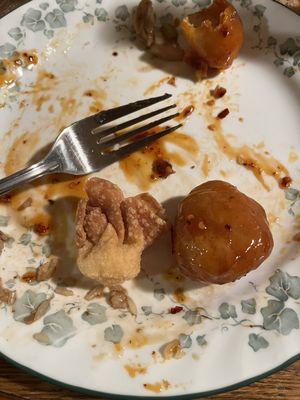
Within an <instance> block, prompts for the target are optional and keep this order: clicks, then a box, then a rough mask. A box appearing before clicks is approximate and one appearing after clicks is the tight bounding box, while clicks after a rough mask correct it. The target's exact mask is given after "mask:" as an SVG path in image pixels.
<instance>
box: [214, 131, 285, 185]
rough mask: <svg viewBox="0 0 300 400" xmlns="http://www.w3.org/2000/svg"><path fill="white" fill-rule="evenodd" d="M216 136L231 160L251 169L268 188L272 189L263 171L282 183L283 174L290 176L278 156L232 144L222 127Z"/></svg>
mask: <svg viewBox="0 0 300 400" xmlns="http://www.w3.org/2000/svg"><path fill="white" fill-rule="evenodd" d="M214 137H215V140H216V143H217V144H218V146H219V148H220V150H222V151H223V153H224V154H225V155H226V156H227V157H228V158H229V159H231V160H235V161H236V162H237V163H238V164H239V165H242V166H243V167H245V168H246V169H248V170H250V171H251V172H252V173H253V174H254V176H255V177H256V179H257V180H258V181H259V182H260V183H261V184H262V186H263V187H264V188H265V189H266V190H270V188H269V186H268V185H267V183H266V182H265V179H264V177H263V173H264V174H266V175H268V176H271V177H273V178H274V179H276V181H277V182H278V183H280V181H281V178H282V177H283V176H288V175H289V172H288V170H287V168H286V167H285V166H284V165H283V164H282V163H281V162H280V161H278V160H276V158H274V157H272V156H271V155H269V154H264V153H259V152H256V151H255V150H254V149H252V148H251V147H249V146H247V145H244V146H240V147H234V146H232V145H231V144H230V143H229V142H228V140H227V139H226V137H225V136H224V135H223V134H222V132H221V130H220V129H217V130H215V131H214Z"/></svg>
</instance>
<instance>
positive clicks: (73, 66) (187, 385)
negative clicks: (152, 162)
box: [0, 0, 300, 398]
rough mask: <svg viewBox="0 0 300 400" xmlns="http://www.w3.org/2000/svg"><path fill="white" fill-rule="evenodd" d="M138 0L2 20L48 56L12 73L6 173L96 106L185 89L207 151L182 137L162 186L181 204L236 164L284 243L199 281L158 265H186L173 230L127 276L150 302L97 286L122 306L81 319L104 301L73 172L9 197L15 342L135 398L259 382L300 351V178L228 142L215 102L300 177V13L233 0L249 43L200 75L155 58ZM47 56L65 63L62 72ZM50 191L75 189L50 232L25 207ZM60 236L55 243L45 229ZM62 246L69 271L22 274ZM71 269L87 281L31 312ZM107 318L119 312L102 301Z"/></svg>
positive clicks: (1, 121) (176, 10) (5, 326)
mask: <svg viewBox="0 0 300 400" xmlns="http://www.w3.org/2000/svg"><path fill="white" fill-rule="evenodd" d="M135 4H136V2H135V1H133V0H130V1H127V2H126V5H124V2H123V3H122V0H115V1H109V0H103V1H102V0H97V1H95V0H78V1H77V0H56V1H54V0H51V1H49V2H41V1H36V0H34V1H32V2H31V3H30V4H27V5H25V6H23V7H21V8H19V9H18V10H16V11H14V12H13V13H11V14H9V15H7V16H6V17H5V18H3V19H2V20H1V26H0V37H1V42H2V43H1V46H0V57H2V58H6V57H9V56H10V55H11V54H12V53H13V51H14V50H15V49H16V48H17V49H25V50H32V49H36V51H37V53H38V58H39V62H38V65H37V66H36V67H33V68H32V70H31V71H27V70H21V71H19V72H20V74H21V75H22V76H21V77H20V80H19V85H17V86H15V85H12V87H11V88H9V90H6V89H5V90H4V89H2V93H1V98H2V100H1V104H3V107H2V108H1V110H0V132H1V135H2V144H1V149H0V153H1V154H0V157H1V158H0V159H1V161H2V164H1V175H4V169H5V167H6V171H8V170H12V169H13V168H20V167H22V166H23V165H24V164H25V163H26V162H27V161H28V160H29V159H31V157H32V156H33V155H34V154H36V153H37V151H38V150H39V149H41V148H42V147H43V146H45V145H46V144H47V143H49V142H51V141H52V140H53V139H54V138H55V136H56V135H57V133H58V132H59V130H60V129H61V128H62V127H63V126H66V125H68V124H69V123H71V122H72V121H74V120H76V119H79V118H81V117H83V116H85V115H87V114H88V113H90V112H91V111H93V110H95V107H106V108H109V107H111V106H114V105H117V104H125V103H127V102H129V101H134V100H137V99H141V98H144V97H147V96H148V97H150V96H151V95H156V94H160V93H164V92H170V93H172V94H174V98H175V100H176V101H177V102H178V104H179V106H180V107H184V106H185V105H189V104H190V103H191V102H193V103H194V105H195V108H196V109H195V111H194V113H193V114H192V116H191V117H190V119H189V120H188V121H187V123H186V124H185V126H184V128H183V132H184V133H186V134H187V135H188V136H189V137H193V138H194V140H195V143H196V144H195V145H194V149H196V148H197V146H198V147H199V151H198V152H197V151H194V152H189V153H187V152H185V151H184V150H182V149H179V148H178V147H176V148H175V147H174V148H173V150H174V151H176V152H179V153H181V154H182V157H183V158H184V160H185V163H183V164H184V165H183V166H178V165H176V164H174V169H175V170H176V173H175V174H173V175H171V176H170V177H169V178H168V179H167V180H161V181H157V182H155V184H153V185H152V186H151V187H150V189H149V190H150V192H151V193H152V194H153V195H154V196H155V197H156V198H157V199H158V200H159V201H162V202H164V204H165V205H166V208H167V210H168V212H169V213H170V214H172V213H173V214H174V210H175V208H176V204H177V202H178V198H180V196H183V195H186V194H187V193H188V192H189V191H190V190H191V189H192V188H193V187H194V186H196V185H198V184H200V183H201V182H204V181H206V180H209V179H223V180H227V181H229V182H231V183H233V184H235V185H237V186H238V187H239V189H240V190H242V191H243V192H245V193H247V194H248V195H250V196H252V197H254V198H255V199H256V200H258V201H259V202H260V203H261V204H262V205H263V206H264V207H265V209H266V211H267V214H268V216H269V219H270V223H271V229H272V232H273V235H274V239H275V248H274V250H273V253H272V255H271V257H270V258H269V259H268V260H267V262H265V263H264V264H263V265H262V266H261V267H260V268H259V269H258V270H257V271H254V272H251V273H250V274H248V275H247V276H246V277H244V278H243V279H241V280H240V281H238V282H235V283H232V284H227V285H223V286H206V287H202V288H200V287H197V285H195V284H193V283H191V282H189V281H188V280H179V281H178V280H176V278H174V275H172V273H170V274H169V275H168V276H166V275H165V274H164V275H163V276H158V275H153V269H155V270H156V271H157V270H160V269H161V270H164V271H166V270H167V269H169V268H170V267H172V266H174V261H173V260H172V258H171V256H170V243H169V239H168V238H165V239H164V240H161V241H159V243H158V244H156V245H155V246H154V250H155V251H151V252H148V253H147V254H146V255H145V257H144V260H143V264H144V270H145V271H146V272H147V274H145V273H144V274H142V275H141V277H139V278H138V279H135V280H134V281H132V282H128V283H127V284H126V285H125V286H126V287H127V289H128V290H129V293H130V296H131V297H132V298H133V300H134V302H135V303H136V305H137V307H138V316H137V318H136V319H135V318H134V317H132V316H131V315H129V314H128V313H120V312H118V311H116V310H112V309H111V308H110V307H109V306H108V304H107V303H106V302H105V299H99V300H93V301H92V302H94V303H95V302H96V303H98V304H100V305H102V306H103V307H105V313H106V315H107V321H104V322H102V323H98V324H95V325H93V324H91V323H92V322H96V320H95V318H92V319H91V318H87V319H86V318H85V319H82V314H83V313H84V312H85V311H86V309H87V306H88V304H89V302H87V301H85V300H84V299H83V297H84V294H85V293H86V290H87V289H88V288H90V287H91V285H92V283H91V282H89V281H88V280H84V279H82V278H81V277H80V275H79V273H78V272H77V270H76V265H75V261H74V250H73V245H72V235H73V233H72V229H73V225H72V218H73V214H72V212H73V210H74V204H75V203H76V199H75V197H76V193H77V194H78V193H80V190H79V189H76V187H75V188H74V184H73V186H72V185H71V188H68V189H66V187H67V184H66V183H61V184H57V185H56V186H59V188H60V189H52V192H51V193H50V189H49V187H48V189H47V187H46V186H40V187H35V188H27V190H28V193H30V194H31V195H32V197H33V206H32V207H31V208H30V209H27V210H25V211H23V212H22V213H20V212H19V213H17V212H14V211H12V207H11V206H9V205H8V206H7V205H1V212H0V214H1V215H2V216H10V218H9V219H8V220H7V219H6V218H5V217H1V218H0V222H1V225H2V227H1V229H2V230H3V231H4V232H5V233H7V234H9V235H11V236H12V237H13V238H14V239H15V240H14V241H13V240H10V241H8V242H7V243H6V246H5V249H4V251H3V254H2V255H1V258H0V265H1V277H2V281H3V282H4V283H5V285H6V286H9V287H11V288H13V289H15V290H16V291H17V296H18V301H17V305H16V306H15V308H16V310H15V312H14V313H13V312H12V309H11V307H2V308H1V311H0V313H1V316H0V320H1V324H0V351H1V353H2V354H3V356H4V357H6V358H7V359H9V360H11V361H13V362H14V363H17V364H18V365H20V366H22V367H24V368H26V369H29V370H31V371H34V372H35V373H37V374H39V375H40V376H44V377H47V379H50V380H52V381H55V382H57V383H60V384H64V385H68V386H69V387H71V388H73V389H77V390H82V391H91V392H93V393H96V394H105V395H109V396H114V395H122V396H125V397H126V398H128V397H129V396H149V397H154V396H179V397H183V396H187V397H192V396H194V397H199V396H200V395H204V394H210V393H217V392H218V391H224V390H229V389H231V388H233V387H237V386H239V385H243V384H247V383H249V382H251V381H253V380H254V379H258V378H259V377H262V376H265V375H266V374H269V373H271V372H272V371H274V370H276V369H278V368H280V367H282V366H283V365H284V364H285V363H289V362H291V361H292V360H295V359H296V358H297V357H298V354H299V347H300V345H299V343H300V340H299V339H300V330H299V311H300V308H299V301H298V300H299V298H300V277H298V275H300V274H299V268H298V266H299V253H298V250H299V246H298V245H297V242H295V241H293V240H292V238H293V237H294V235H295V234H296V233H297V230H298V229H299V226H297V224H299V222H298V221H299V220H298V219H297V203H296V204H294V205H293V206H292V203H293V202H294V201H296V200H297V198H298V197H299V196H298V192H297V191H296V190H289V191H286V192H285V191H284V190H282V189H280V188H279V187H278V184H277V182H276V180H275V179H273V178H272V177H270V176H265V174H263V179H264V180H265V182H266V184H267V185H268V186H269V189H270V190H269V191H267V190H266V189H265V188H264V187H263V185H262V184H261V183H260V182H259V181H258V180H257V179H256V178H255V176H254V175H253V174H252V172H251V171H249V170H246V169H245V168H244V167H242V166H241V165H238V164H237V163H236V161H235V160H234V159H230V158H229V157H228V155H226V154H225V153H224V152H223V151H221V148H220V145H218V140H217V138H218V136H217V134H218V133H217V132H213V131H211V130H209V129H208V128H207V125H209V123H210V122H211V120H212V117H211V115H216V114H217V113H218V112H219V111H221V110H222V109H224V108H226V107H228V108H229V110H230V114H229V116H228V117H227V118H226V119H224V120H223V121H222V128H220V130H219V131H218V132H219V133H220V134H221V135H223V136H221V137H219V139H220V140H221V139H222V138H223V137H226V138H227V140H228V141H229V142H230V144H231V145H232V146H235V147H238V146H242V145H248V146H249V148H252V149H254V150H253V151H255V152H256V153H257V154H263V155H264V156H266V154H265V151H268V152H270V154H271V155H272V157H274V158H276V159H277V160H279V161H281V162H282V163H283V164H284V165H285V166H286V167H287V168H288V170H289V173H290V175H291V176H292V178H293V184H292V187H293V188H297V187H299V158H298V155H297V151H299V147H300V136H299V126H300V113H299V100H300V69H299V65H300V37H299V35H300V31H299V17H298V16H297V15H296V14H293V13H292V12H291V11H289V10H288V9H286V8H284V7H282V6H280V5H278V4H276V3H273V2H270V1H264V0H262V1H260V2H259V3H257V2H256V1H252V0H241V1H234V5H235V6H236V7H237V9H238V10H239V12H240V15H241V17H242V19H243V22H244V26H245V32H246V41H245V44H244V46H243V49H242V51H241V54H240V56H239V58H238V59H237V60H236V61H235V62H234V64H233V66H232V68H231V69H229V70H227V71H225V72H224V73H222V74H220V75H219V76H217V77H215V78H214V79H212V80H209V81H205V82H196V81H195V80H193V71H190V70H189V69H188V68H187V67H184V66H183V65H178V64H172V63H164V62H160V61H157V60H151V58H149V57H148V56H147V55H145V54H144V53H143V51H142V50H141V49H138V48H137V46H136V43H135V42H134V40H133V38H132V35H131V33H130V29H128V27H129V19H130V18H129V15H130V13H131V8H132V6H134V5H135ZM154 4H155V7H156V8H157V13H158V15H160V16H166V15H167V14H169V13H170V14H174V15H182V14H187V13H189V12H191V11H192V10H196V9H197V8H198V6H201V4H202V5H203V4H204V3H203V2H202V1H201V0H200V1H196V0H193V1H187V0H172V1H166V0H160V1H158V0H157V1H154ZM165 18H167V17H165ZM114 52H116V53H117V55H113V53H114ZM43 71H48V72H51V73H53V74H54V75H55V77H54V79H50V77H49V75H47V76H45V74H44V72H43ZM172 74H174V75H175V76H176V87H174V86H171V85H170V84H168V83H167V79H165V80H164V81H163V82H160V84H157V85H155V83H157V82H158V81H160V80H161V79H162V78H166V77H167V76H169V77H170V76H172ZM217 84H220V85H222V86H224V87H226V89H227V94H226V96H225V97H224V98H223V99H220V100H218V101H217V102H216V104H215V106H207V104H205V103H206V102H207V101H208V100H209V99H211V98H210V95H209V90H210V89H211V88H213V87H215V86H216V85H217ZM153 85H154V86H153ZM91 89H93V90H95V91H96V92H95V93H94V92H93V93H92V97H89V96H86V95H84V93H85V92H86V91H89V90H91ZM145 93H146V94H145ZM42 96H43V97H42ZM91 106H92V108H91ZM220 140H219V143H220ZM188 142H189V141H188ZM13 148H14V150H13ZM192 153H193V154H192ZM205 156H207V157H208V159H209V161H210V164H209V165H210V168H209V171H206V170H205V166H207V164H206V163H205V161H204V160H205ZM8 158H9V162H8V161H7V159H8ZM205 171H206V172H205ZM206 173H207V176H205V175H206ZM99 175H100V176H102V177H104V178H107V179H110V180H112V181H113V182H115V183H117V184H119V185H120V186H121V188H122V189H123V190H124V192H125V193H126V194H127V195H131V194H135V193H139V192H140V191H141V189H140V188H139V187H138V185H136V183H135V182H133V181H131V182H129V181H128V179H127V178H126V176H125V175H124V173H123V171H122V170H121V169H120V166H119V165H117V164H116V165H114V166H112V167H110V168H108V169H106V170H104V171H102V172H101V173H99ZM79 187H80V185H79ZM28 193H27V192H26V193H25V194H24V193H23V194H22V195H20V196H21V198H23V199H25V198H26V197H28V195H29V194H28ZM45 193H48V195H49V196H50V197H51V199H54V198H55V197H56V196H58V197H62V198H61V199H60V200H57V201H56V202H55V203H54V205H51V204H50V205H49V204H48V206H47V207H48V210H50V212H51V213H52V216H53V218H52V227H53V229H54V230H55V231H56V234H55V235H54V237H55V240H54V243H53V240H52V239H51V236H50V239H49V237H47V236H46V237H39V236H37V235H36V234H35V233H34V232H32V231H31V230H30V229H26V228H24V227H22V226H21V222H22V221H23V223H24V218H25V217H26V216H27V218H29V219H30V218H32V216H30V212H31V211H32V210H33V211H35V212H38V210H40V211H41V207H42V205H43V204H44V203H45V200H44V199H43V195H44V194H45ZM22 196H23V197H22ZM297 196H298V197H297ZM17 201H19V202H20V201H21V200H20V198H19V200H18V199H14V201H13V205H14V206H16V203H17ZM291 206H292V210H293V211H292V210H291ZM51 207H52V208H51ZM53 209H54V210H55V212H53V211H51V210H53ZM40 211H39V212H40ZM21 220H22V221H21ZM6 222H7V224H6ZM28 224H29V225H30V223H28ZM5 225H7V226H5ZM58 232H60V234H59V235H58ZM49 241H50V247H49V244H48V245H45V242H49ZM49 249H50V252H52V253H55V254H58V255H60V256H61V257H62V263H61V266H60V268H59V271H58V273H57V276H56V277H55V279H53V280H52V281H50V282H48V283H40V284H38V285H32V286H30V285H29V284H28V283H22V282H21V281H20V279H19V278H18V276H21V275H22V274H23V273H24V272H25V271H26V268H27V267H37V266H38V265H39V263H41V262H43V261H45V259H46V258H47V256H49ZM157 254H158V257H157ZM63 276H65V277H68V276H73V277H75V278H76V279H75V280H73V285H72V282H70V281H69V282H68V287H69V288H71V289H72V290H73V292H74V294H73V296H71V297H64V296H62V295H58V294H56V295H55V297H54V298H53V299H52V301H51V308H50V310H49V311H48V313H47V316H46V319H43V318H42V319H40V320H38V321H36V322H34V323H33V324H31V325H26V324H24V323H22V320H23V318H24V315H26V313H28V311H27V310H28V309H30V307H34V304H32V303H34V302H37V301H38V300H39V298H36V297H35V296H36V294H37V293H44V296H48V297H49V296H51V294H52V293H53V289H54V288H55V286H56V283H57V281H59V279H60V280H61V279H62V277H63ZM178 287H179V288H183V289H184V294H185V298H184V299H181V300H183V304H181V306H182V307H183V310H182V311H181V312H179V313H177V314H174V315H173V314H170V313H169V310H170V308H171V307H172V306H174V305H175V304H178V305H180V304H179V303H180V298H178V296H177V297H176V296H175V297H174V291H175V290H176V288H178ZM28 290H31V291H33V292H34V294H32V293H31V292H28ZM22 296H23V297H22ZM40 296H41V295H40ZM33 297H34V298H33ZM24 302H25V303H26V304H25V303H24ZM28 302H29V303H30V302H31V304H29V303H28ZM24 306H25V308H24ZM26 307H27V308H26ZM197 307H202V309H201V314H202V315H204V317H203V316H202V318H199V316H197ZM99 310H100V311H101V312H102V311H103V309H102V308H101V307H100V308H99V307H98V312H100V311H99ZM56 312H59V314H55V313H56ZM24 313H25V314H24ZM53 314H55V315H54V316H52V315H53ZM205 316H206V317H205ZM96 319H97V321H98V322H99V321H100V322H101V321H102V320H103V319H104V318H103V315H102V316H101V315H98V316H97V318H96ZM49 321H50V323H49ZM45 324H46V325H47V329H48V331H46V333H49V330H50V331H51V332H50V333H51V334H52V336H51V337H52V345H48V346H45V345H43V344H41V343H39V342H38V341H37V340H35V339H34V338H33V334H35V333H37V332H40V331H41V329H43V328H45ZM113 325H116V326H119V327H120V328H116V327H115V331H114V332H115V334H116V335H115V336H114V339H115V340H117V339H118V334H119V333H120V331H121V332H122V333H123V337H122V339H121V343H120V345H117V346H115V345H114V344H113V343H111V342H109V341H107V340H105V332H106V338H107V335H108V334H109V333H112V332H111V330H110V329H111V327H112V326H113ZM137 329H138V330H139V331H138V332H137V331H136V330H137ZM119 336H121V335H119ZM178 337H180V340H181V343H182V346H183V347H184V352H185V355H184V357H183V358H181V359H179V360H175V359H172V360H168V361H163V359H162V357H161V355H160V352H159V349H160V348H161V346H162V345H163V344H164V343H166V342H168V341H170V340H172V339H174V338H178ZM130 341H131V345H130ZM152 352H155V353H152ZM137 365H139V366H140V368H137V367H136V366H137ZM126 366H127V367H126ZM128 366H129V367H128ZM126 368H127V369H126ZM129 372H131V373H136V376H135V377H134V378H133V377H131V376H130V374H129ZM157 390H160V392H159V393H157V392H156V391H157Z"/></svg>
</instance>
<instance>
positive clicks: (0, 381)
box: [0, 0, 300, 400]
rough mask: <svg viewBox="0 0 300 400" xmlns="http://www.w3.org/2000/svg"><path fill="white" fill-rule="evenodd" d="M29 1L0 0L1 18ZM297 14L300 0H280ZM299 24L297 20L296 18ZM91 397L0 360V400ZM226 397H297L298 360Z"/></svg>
mask: <svg viewBox="0 0 300 400" xmlns="http://www.w3.org/2000/svg"><path fill="white" fill-rule="evenodd" d="M27 1H28V0H0V18H1V17H2V16H4V15H5V14H7V13H8V12H10V11H12V10H13V9H14V8H16V7H18V6H20V5H22V4H25V3H26V2H27ZM282 2H283V3H285V4H287V5H289V6H290V7H291V8H293V9H294V10H295V11H297V12H298V13H299V14H300V0H282ZM299 27H300V20H299ZM55 399H60V400H72V399H85V400H88V399H93V398H92V397H88V396H85V395H81V394H78V393H74V392H71V391H69V390H65V389H62V388H60V387H57V386H54V385H52V384H50V383H47V382H43V381H41V380H39V379H37V378H35V377H32V376H30V375H28V374H26V373H24V372H22V371H21V370H19V369H17V368H15V367H13V366H12V365H10V364H8V363H7V362H5V361H4V360H1V359H0V400H55ZM210 399H216V400H218V399H227V400H233V399H234V400H271V399H272V400H274V399H276V400H277V399H284V400H300V361H298V362H296V363H294V364H293V365H291V366H290V367H289V368H287V369H286V370H283V371H280V372H278V373H276V374H274V375H272V376H270V377H268V378H266V379H263V380H262V381H260V382H257V383H254V384H252V385H250V386H247V387H244V388H241V389H237V390H235V391H234V392H229V393H224V394H220V395H217V396H212V397H210Z"/></svg>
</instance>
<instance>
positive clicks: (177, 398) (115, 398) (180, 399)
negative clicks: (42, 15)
mask: <svg viewBox="0 0 300 400" xmlns="http://www.w3.org/2000/svg"><path fill="white" fill-rule="evenodd" d="M30 2H31V0H27V1H26V2H25V3H23V4H20V5H17V6H16V7H15V8H13V9H11V10H9V11H8V12H7V13H5V14H4V15H3V16H2V17H1V18H0V21H1V20H2V19H3V18H5V17H6V16H8V15H10V14H12V13H13V12H15V11H16V10H18V9H19V8H22V7H25V6H26V5H28V3H30ZM272 2H273V3H275V4H277V5H278V6H282V7H284V8H285V9H287V10H289V11H290V12H292V13H293V14H296V15H297V16H298V17H299V18H300V14H298V13H297V12H296V11H295V10H294V9H292V8H290V7H288V6H287V5H286V4H283V3H281V2H280V1H279V0H272ZM0 357H1V358H2V359H3V360H4V361H6V362H8V363H9V364H10V365H12V366H14V367H16V368H18V369H20V370H21V371H23V372H25V373H27V374H29V375H31V376H33V377H35V378H38V379H41V380H43V381H44V382H47V383H50V384H53V385H57V386H59V387H61V388H63V389H67V390H71V391H73V392H77V393H81V394H85V395H91V396H95V397H96V396H97V397H98V396H101V397H104V398H107V399H112V400H119V399H122V400H123V399H128V400H139V399H141V400H145V399H153V396H135V395H127V394H117V393H116V394H113V393H109V392H101V391H98V390H93V389H87V388H84V387H81V386H75V385H72V384H69V383H66V382H63V381H60V380H57V379H54V378H51V377H49V376H47V375H45V374H42V373H40V372H38V371H36V370H34V369H32V368H29V367H27V366H25V365H23V364H20V363H18V362H17V361H15V360H14V359H12V358H10V357H9V356H7V355H6V354H4V353H3V352H2V351H0ZM297 361H300V353H298V354H296V355H294V356H292V357H290V358H288V359H287V360H286V361H284V362H283V363H281V364H279V365H277V366H276V367H274V368H272V369H270V370H268V371H265V372H263V373H261V374H258V375H256V376H254V377H251V378H248V379H245V380H243V381H240V382H237V383H233V384H231V385H228V386H224V387H221V388H218V389H213V390H208V391H204V392H198V393H189V394H181V395H174V396H173V395H171V396H168V395H163V396H161V395H159V396H155V397H157V398H161V399H169V400H188V399H191V400H192V399H198V398H203V397H210V396H215V395H218V394H222V393H227V392H231V391H234V390H237V389H241V388H243V387H246V386H249V385H251V384H253V383H256V382H258V381H261V380H262V379H265V378H267V377H269V376H271V375H273V374H275V373H277V372H279V371H282V370H284V369H286V368H288V367H289V366H290V365H292V364H294V363H295V362H297Z"/></svg>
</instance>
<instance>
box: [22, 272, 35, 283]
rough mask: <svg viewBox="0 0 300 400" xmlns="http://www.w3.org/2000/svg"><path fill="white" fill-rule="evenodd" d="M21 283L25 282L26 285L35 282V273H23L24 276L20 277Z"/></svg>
mask: <svg viewBox="0 0 300 400" xmlns="http://www.w3.org/2000/svg"><path fill="white" fill-rule="evenodd" d="M21 281H22V282H26V283H31V282H35V281H36V271H28V272H25V274H23V275H22V276H21Z"/></svg>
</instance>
